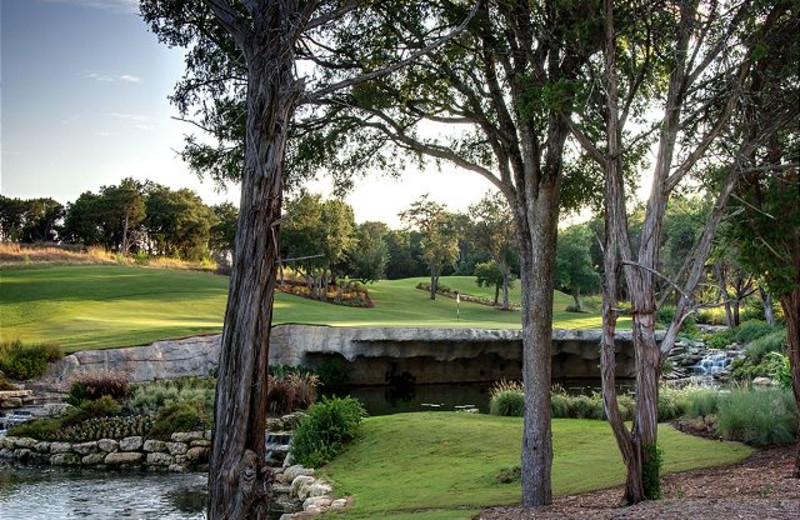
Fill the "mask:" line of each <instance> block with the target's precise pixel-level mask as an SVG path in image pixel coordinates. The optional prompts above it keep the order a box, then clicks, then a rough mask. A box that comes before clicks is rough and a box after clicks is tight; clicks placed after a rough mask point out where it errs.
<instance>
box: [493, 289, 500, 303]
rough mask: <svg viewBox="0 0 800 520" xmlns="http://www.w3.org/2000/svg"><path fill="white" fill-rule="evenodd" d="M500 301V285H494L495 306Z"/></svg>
mask: <svg viewBox="0 0 800 520" xmlns="http://www.w3.org/2000/svg"><path fill="white" fill-rule="evenodd" d="M499 301H500V286H499V285H495V286H494V306H495V307H497V303H498V302H499Z"/></svg>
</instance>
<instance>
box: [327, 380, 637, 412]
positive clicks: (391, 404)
mask: <svg viewBox="0 0 800 520" xmlns="http://www.w3.org/2000/svg"><path fill="white" fill-rule="evenodd" d="M554 383H556V384H558V385H559V386H560V387H561V388H563V389H564V390H565V391H566V392H567V393H568V394H572V395H578V394H589V393H591V392H594V391H598V392H599V391H600V380H599V379H562V380H556V381H554ZM618 383H619V384H618V387H619V390H629V389H631V388H632V386H633V382H632V381H628V380H618ZM491 388H492V384H491V383H461V384H439V385H431V384H425V385H415V384H408V385H395V386H355V387H350V388H346V389H344V390H343V391H342V392H341V394H342V395H351V396H353V397H355V398H357V399H359V400H360V401H361V402H362V403H364V407H365V408H366V409H367V412H369V414H370V415H373V416H376V415H391V414H395V413H405V412H424V411H447V412H452V411H454V410H458V409H461V408H473V407H474V408H477V409H478V410H479V411H480V413H489V391H490V389H491Z"/></svg>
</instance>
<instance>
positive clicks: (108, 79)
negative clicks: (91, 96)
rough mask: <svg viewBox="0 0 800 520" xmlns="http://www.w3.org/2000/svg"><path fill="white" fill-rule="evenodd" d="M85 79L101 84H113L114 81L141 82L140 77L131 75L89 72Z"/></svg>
mask: <svg viewBox="0 0 800 520" xmlns="http://www.w3.org/2000/svg"><path fill="white" fill-rule="evenodd" d="M86 77H87V78H89V79H93V80H95V81H100V82H102V83H114V82H116V81H122V82H124V83H141V81H142V78H141V77H140V76H134V75H133V74H101V73H99V72H90V73H89V74H87V75H86Z"/></svg>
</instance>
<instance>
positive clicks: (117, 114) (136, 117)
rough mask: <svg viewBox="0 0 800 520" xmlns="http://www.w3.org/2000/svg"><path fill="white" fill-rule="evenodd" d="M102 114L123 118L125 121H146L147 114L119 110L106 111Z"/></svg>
mask: <svg viewBox="0 0 800 520" xmlns="http://www.w3.org/2000/svg"><path fill="white" fill-rule="evenodd" d="M103 115H106V116H108V117H115V118H117V119H125V120H127V121H136V122H143V121H147V116H143V115H139V114H125V113H121V112H107V113H105V114H103Z"/></svg>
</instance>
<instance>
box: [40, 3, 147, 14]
mask: <svg viewBox="0 0 800 520" xmlns="http://www.w3.org/2000/svg"><path fill="white" fill-rule="evenodd" d="M43 1H45V2H49V3H52V4H72V5H79V6H81V7H91V8H92V9H104V10H106V11H114V12H117V13H125V14H135V13H138V12H139V0H43Z"/></svg>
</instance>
